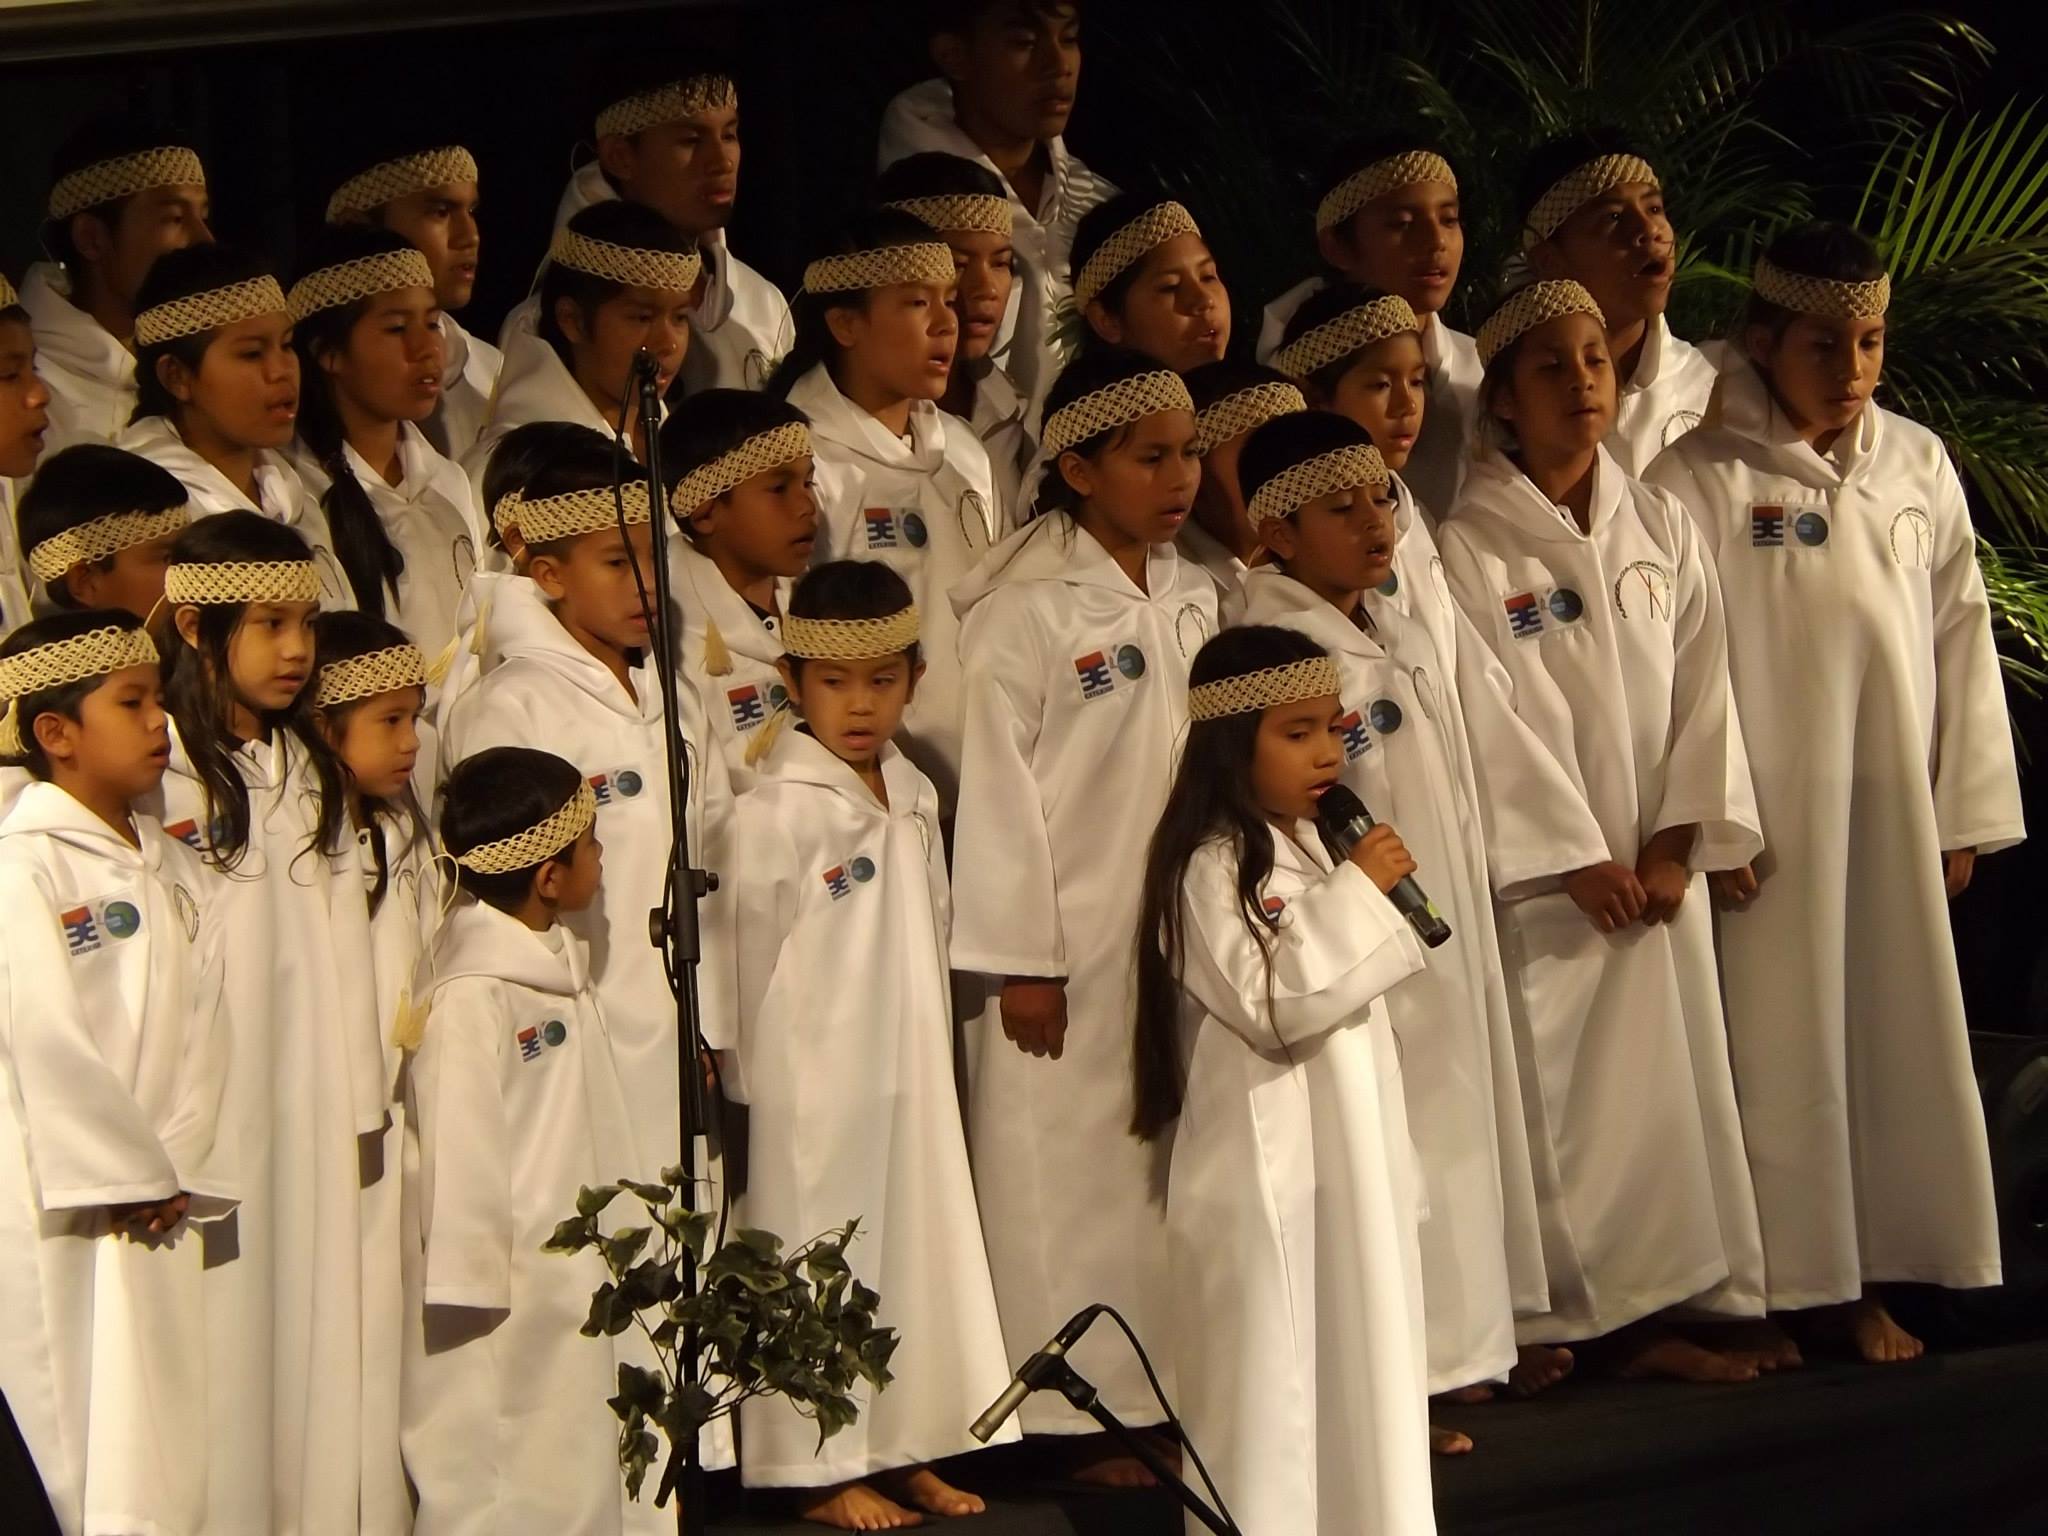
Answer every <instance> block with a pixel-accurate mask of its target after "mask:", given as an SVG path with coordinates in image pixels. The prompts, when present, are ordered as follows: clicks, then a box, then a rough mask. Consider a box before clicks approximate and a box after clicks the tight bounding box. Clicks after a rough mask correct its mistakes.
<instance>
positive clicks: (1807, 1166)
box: [1649, 225, 2025, 1360]
mask: <svg viewBox="0 0 2048 1536" xmlns="http://www.w3.org/2000/svg"><path fill="white" fill-rule="evenodd" d="M1889 298H1890V293H1889V279H1888V278H1887V277H1886V275H1885V272H1884V267H1883V265H1882V263H1881V262H1880V261H1879V259H1878V256H1877V253H1876V252H1875V250H1873V249H1872V248H1871V246H1870V243H1869V242H1868V241H1867V240H1866V239H1864V237H1863V236H1862V235H1860V234H1857V233H1855V232H1854V231H1852V230H1848V229H1845V228H1842V227H1840V226H1828V225H1820V226H1810V227H1807V228H1804V229H1800V230H1795V231H1792V232H1791V233H1788V234H1786V235H1783V236H1781V237H1780V238H1779V239H1778V241H1777V242H1776V243H1774V244H1773V246H1772V248H1771V251H1770V253H1769V255H1768V257H1767V258H1766V259H1765V260H1763V261H1762V262H1760V263H1759V264H1758V267H1757V271H1756V283H1755V287H1754V289H1753V291H1752V296H1751V299H1750V306H1749V312H1748V314H1747V316H1746V323H1745V325H1744V328H1743V332H1742V348H1743V352H1744V354H1745V355H1744V357H1743V358H1742V360H1741V361H1738V362H1735V363H1732V364H1730V366H1729V368H1728V370H1727V372H1726V373H1724V375H1723V376H1722V380H1721V384H1720V387H1719V389H1718V391H1717V392H1716V394H1715V397H1714V402H1713V404H1712V405H1711V406H1710V408H1709V409H1708V412H1707V422H1706V424H1705V425H1704V426H1703V427H1701V428H1700V429H1699V430H1698V431H1695V432H1693V433H1690V434H1688V435H1687V436H1685V437H1683V438H1681V439H1679V441H1678V443H1677V444H1676V445H1675V446H1673V447H1672V448H1671V449H1669V450H1667V451H1666V452H1665V453H1664V454H1663V455H1662V456H1661V457H1660V458H1659V459H1658V461H1657V462H1656V464H1654V465H1653V466H1652V467H1651V471H1650V475H1649V479H1650V480H1651V482H1652V483H1653V484H1656V485H1660V486H1663V487H1666V488H1667V489H1669V490H1671V491H1673V492H1676V493H1677V495H1678V496H1679V497H1680V498H1682V499H1683V500H1684V501H1685V503H1686V505H1687V506H1689V507H1690V508H1691V509H1692V512H1693V515H1694V517H1695V519H1696V520H1697V522H1698V525H1699V530H1700V539H1701V542H1702V543H1703V544H1705V545H1706V547H1707V548H1708V549H1709V550H1710V551H1711V552H1712V553H1713V556H1714V559H1715V562H1716V563H1717V565H1718V566H1719V568H1720V573H1721V592H1722V598H1723V601H1724V602H1725V604H1726V605H1727V611H1728V645H1729V662H1730V669H1731V671H1732V673H1733V676H1734V685H1735V698H1736V701H1737V703H1738V704H1740V706H1741V708H1742V723H1743V732H1744V735H1745V736H1746V738H1747V740H1748V743H1749V760H1750V767H1751V769H1752V771H1753V772H1754V773H1755V775H1756V793H1757V809H1758V810H1759V812H1761V814H1762V818H1763V831H1764V840H1765V852H1764V856H1763V858H1762V859H1760V860H1758V861H1756V863H1755V865H1754V866H1753V869H1752V870H1751V871H1749V872H1747V873H1745V872H1743V871H1736V872H1734V873H1735V880H1734V882H1733V883H1732V885H1731V888H1730V889H1729V890H1727V891H1726V892H1724V895H1725V896H1727V897H1728V898H1729V899H1730V900H1731V901H1732V902H1733V906H1732V909H1731V910H1724V911H1723V913H1722V915H1721V923H1720V939H1721V976H1722V980H1723V984H1724V986H1725V987H1726V996H1727V1006H1728V1036H1729V1043H1730V1045H1731V1047H1732V1048H1733V1051H1734V1059H1735V1089H1736V1093H1737V1096H1738V1097H1739V1099H1740V1100H1741V1104H1742V1117H1743V1131H1744V1134H1745V1136H1746V1138H1747V1141H1748V1146H1749V1153H1750V1165H1751V1168H1752V1170H1753V1172H1754V1173H1755V1176H1756V1185H1757V1199H1758V1202H1759V1204H1760V1206H1761V1208H1762V1217H1763V1241H1764V1262H1765V1267H1766V1270H1767V1273H1768V1278H1769V1301H1770V1305H1771V1307H1772V1308H1773V1309H1774V1310H1777V1309H1788V1308H1806V1307H1824V1306H1838V1307H1839V1310H1838V1311H1837V1312H1836V1313H1834V1314H1833V1316H1832V1320H1833V1321H1835V1322H1837V1323H1841V1324H1846V1325H1847V1328H1848V1331H1849V1333H1850V1335H1851V1338H1852V1340H1853V1342H1854V1344H1855V1346H1856V1348H1857V1349H1858V1350H1859V1351H1860V1352H1861V1353H1862V1354H1863V1356H1864V1357H1865V1358H1866V1359H1872V1360H1896V1359H1907V1358H1911V1357H1912V1356H1914V1355H1917V1354H1919V1353H1920V1343H1919V1341H1918V1340H1917V1339H1914V1338H1913V1337H1912V1336H1911V1335H1909V1334H1907V1333H1906V1332H1905V1330H1903V1329H1901V1328H1900V1327H1899V1326H1898V1325H1897V1324H1896V1323H1895V1322H1893V1321H1892V1320H1891V1317H1890V1314H1889V1313H1887V1312H1886V1311H1885V1309H1884V1305H1883V1303H1882V1301H1881V1300H1880V1299H1879V1296H1878V1295H1877V1293H1876V1291H1875V1289H1874V1285H1875V1283H1877V1282H1882V1281H1887V1280H1911V1281H1919V1282H1932V1283H1935V1284H1940V1285H1952V1286H1974V1285H1992V1284H1995V1283H1997V1280H1998V1277H1999V1254H1998V1222H1997V1212H1996V1206H1995V1202H1994V1199H1993V1190H1992V1183H1991V1168H1990V1161H1989V1157H1988V1154H1987V1149H1986V1145H1985V1135H1984V1122H1983V1118H1982V1101H1981V1099H1980V1098H1979V1095H1978V1092H1977V1085H1976V1082H1975V1080H1974V1078H1973V1075H1972V1072H1971V1064H1970V1050H1969V1042H1968V1039H1967V1037H1966V1021H1965V1019H1964V1014H1963V996H1962V988H1961V985H1960V982H1959V980H1958V977H1957V974H1956V959H1955V949H1954V944H1953V941H1952V938H1951V935H1950V931H1949V925H1948V923H1949V920H1948V910H1947V908H1948V901H1949V900H1950V899H1952V898H1953V897H1954V896H1955V895H1957V894H1958V893H1959V892H1960V891H1961V890H1962V889H1963V888H1964V887H1965V886H1967V885H1968V883H1969V879H1970V874H1971V869H1972V866H1973V864H1974V862H1975V860H1976V858H1977V857H1978V856H1981V855H1982V854H1985V853H1990V852H1995V851H1996V850H1997V849H1999V848H2002V847H2009V846H2010V845H2011V844H2013V843H2016V842H2018V841H2019V839H2020V838H2021V837H2022V836H2023V835H2024V832H2025V826H2024V822H2023V819H2022V815H2021V806H2020V797H2019V784H2018V779H2017V775H2016V773H2015V770H2014V763H2013V744H2012V731H2011V727H2010V723H2009V722H2008V720H2007V718H2006V710H2005V695H2004V690H2003V688H2002V687H2001V685H2000V681H1999V664H1998V655H1997V652H1996V650H1995V648H1994V647H1993V644H1992V638H1991V627H1990V622H1989V613H1988V609H1987V605H1986V601H1985V595H1984V581H1983V577H1982V575H1981V574H1980V573H1979V571H1978V569H1977V560H1976V540H1975V536H1974V533H1973V531H1972V527H1971V521H1970V513H1969V508H1968V506H1967V504H1966V502H1965V500H1964V496H1963V487H1962V485H1961V484H1960V482H1959V481H1958V480H1957V478H1956V472H1955V468H1954V466H1953V465H1952V464H1951V463H1950V462H1949V457H1948V454H1947V453H1946V452H1945V451H1944V449H1943V448H1942V445H1941V442H1940V440H1939V439H1938V438H1936V437H1935V436H1934V434H1933V433H1931V432H1929V431H1927V430H1926V429H1925V428H1923V427H1920V426H1918V425H1916V424H1915V423H1913V422H1911V421H1908V420H1907V419H1906V418H1904V417H1902V416H1899V415H1896V414H1894V413H1893V412H1891V411H1888V410H1885V409H1883V408H1882V407H1880V406H1878V405H1877V404H1876V403H1875V402H1874V401H1873V400H1872V398H1871V395H1872V392H1873V390H1874V389H1875V388H1876V386H1877V383H1878V379H1879V375H1880V373H1881V371H1882V368H1883V361H1884V331H1885V310H1886V307H1887V305H1888V303H1889ZM1795 658H1796V661H1795V660H1794V659H1795ZM1937 855H1938V856H1939V857H1937ZM1781 1347H1789V1346H1786V1345H1784V1344H1783V1341H1782V1340H1781Z"/></svg>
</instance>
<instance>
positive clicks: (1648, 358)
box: [1605, 315, 1720, 476]
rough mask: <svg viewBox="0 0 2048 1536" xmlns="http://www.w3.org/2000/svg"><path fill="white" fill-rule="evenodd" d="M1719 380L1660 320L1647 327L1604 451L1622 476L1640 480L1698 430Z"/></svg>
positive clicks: (1702, 356)
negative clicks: (1658, 459) (1667, 452)
mask: <svg viewBox="0 0 2048 1536" xmlns="http://www.w3.org/2000/svg"><path fill="white" fill-rule="evenodd" d="M1718 377H1720V375H1719V374H1718V373H1717V372H1716V371H1715V367H1714V364H1713V361H1712V360H1711V359H1710V358H1709V357H1708V355H1707V354H1706V353H1705V352H1702V351H1701V350H1700V349H1699V348H1698V347H1696V346H1694V345H1693V344H1692V343H1691V342H1689V341H1682V340H1680V339H1679V338H1678V337H1676V336H1674V335H1672V334H1671V327H1670V326H1668V325H1666V324H1665V323H1664V317H1663V316H1662V315H1658V316H1657V317H1656V318H1655V319H1653V320H1652V321H1651V322H1650V325H1649V330H1648V332H1647V334H1646V335H1645V337H1644V340H1643V353H1642V357H1641V358H1640V360H1638V362H1637V363H1636V371H1635V376H1634V377H1633V378H1631V379H1630V380H1629V381H1628V382H1627V383H1626V384H1623V385H1622V386H1621V390H1620V398H1619V399H1618V401H1617V402H1616V410H1615V413H1614V426H1613V428H1612V429H1611V430H1610V431H1609V432H1608V434H1607V442H1606V445H1605V446H1606V448H1607V451H1608V452H1609V453H1610V454H1612V455H1613V456H1614V461H1615V463H1617V464H1619V465H1620V466H1621V470H1622V473H1623V474H1629V475H1638V476H1640V475H1641V474H1642V473H1643V472H1644V471H1645V470H1647V469H1648V468H1649V467H1650V461H1651V460H1652V459H1654V458H1656V457H1657V455H1658V454H1660V453H1662V452H1663V451H1664V450H1665V449H1666V448H1669V447H1670V446H1671V445H1672V444H1673V443H1675V442H1677V441H1678V440H1679V439H1680V438H1681V437H1683V436H1685V434H1686V433H1688V432H1690V431H1691V430H1692V429H1693V428H1694V427H1696V426H1698V425H1699V424H1700V419H1701V417H1703V416H1704V415H1705V414H1706V410H1707V400H1708V397H1710V396H1711V395H1712V394H1713V392H1714V380H1715V379H1717V378H1718Z"/></svg>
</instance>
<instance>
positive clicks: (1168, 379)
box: [1044, 368, 1195, 459]
mask: <svg viewBox="0 0 2048 1536" xmlns="http://www.w3.org/2000/svg"><path fill="white" fill-rule="evenodd" d="M1194 408H1195V402H1194V397H1193V396H1191V395H1190V394H1189V393H1188V387H1187V384H1186V383H1185V382H1184V381H1183V380H1182V378H1181V376H1180V375H1179V374H1177V373H1172V372H1169V371H1168V370H1166V369H1164V368H1161V369H1158V370H1156V371H1155V372H1152V373H1139V374H1133V375H1132V376H1131V377H1130V378H1128V379H1118V380H1117V381H1116V382H1115V383H1114V384H1105V385H1104V386H1103V387H1102V388H1101V389H1096V390H1090V391H1089V392H1088V393H1087V394H1085V395H1083V396H1081V398H1080V399H1078V400H1070V401H1068V402H1067V403H1066V404H1065V405H1063V406H1061V407H1060V408H1059V409H1058V410H1056V411H1054V412H1053V413H1052V414H1051V415H1050V416H1048V417H1046V418H1045V442H1044V451H1045V456H1046V457H1047V458H1048V459H1056V458H1058V457H1059V456H1060V455H1061V454H1063V453H1065V452H1066V451H1067V450H1068V449H1069V448H1071V447H1073V446H1074V445H1075V444H1076V443H1085V442H1087V441H1088V439H1089V438H1091V437H1095V436H1097V435H1098V434H1100V433H1103V432H1108V431H1110V430H1112V429H1113V428H1116V427H1121V426H1123V425H1124V424H1125V423H1127V422H1133V421H1137V420H1138V419H1139V418H1141V417H1145V416H1156V415H1158V414H1159V413H1160V412H1161V411H1189V412H1192V411H1193V410H1194Z"/></svg>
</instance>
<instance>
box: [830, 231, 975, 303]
mask: <svg viewBox="0 0 2048 1536" xmlns="http://www.w3.org/2000/svg"><path fill="white" fill-rule="evenodd" d="M953 278H954V270H953V248H952V247H951V246H950V245H945V244H942V243H941V242H939V241H936V240H927V241H921V242H919V243H918V244H916V245H882V246H877V247H875V248H874V249H873V250H867V251H849V252H848V253H847V254H846V255H844V256H824V257H821V258H819V259H818V260H817V261H814V262H812V263H811V264H810V265H809V266H807V267H805V268H804V292H805V293H852V292H853V291H854V290H856V289H861V288H886V287H888V286H889V285H890V284H891V283H936V284H938V285H939V286H940V287H942V288H943V287H950V286H951V285H952V282H953Z"/></svg>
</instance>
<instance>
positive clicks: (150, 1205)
mask: <svg viewBox="0 0 2048 1536" xmlns="http://www.w3.org/2000/svg"><path fill="white" fill-rule="evenodd" d="M191 1205H192V1197H191V1196H190V1195H188V1194H186V1193H184V1192H183V1191H182V1190H181V1191H179V1192H178V1193H177V1194H175V1195H173V1196H171V1198H170V1199H168V1200H135V1201H131V1202H130V1203H128V1204H126V1205H110V1206H108V1207H107V1216H108V1218H109V1219H110V1220H111V1221H112V1222H113V1224H114V1229H115V1230H116V1231H118V1232H126V1233H128V1234H129V1235H130V1236H132V1237H140V1236H142V1235H144V1234H145V1233H146V1234H149V1235H152V1236H157V1237H161V1236H162V1235H163V1234H164V1233H166V1232H168V1231H170V1230H171V1228H173V1227H175V1226H176V1225H177V1224H178V1223H179V1222H181V1221H183V1220H184V1219H185V1212H186V1211H187V1210H188V1209H190V1208H191Z"/></svg>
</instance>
